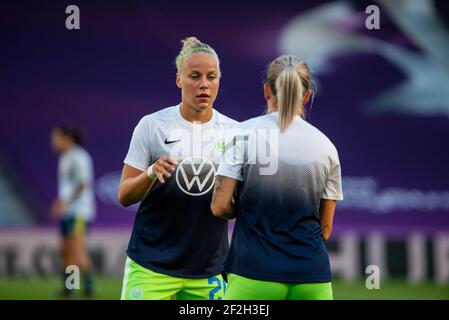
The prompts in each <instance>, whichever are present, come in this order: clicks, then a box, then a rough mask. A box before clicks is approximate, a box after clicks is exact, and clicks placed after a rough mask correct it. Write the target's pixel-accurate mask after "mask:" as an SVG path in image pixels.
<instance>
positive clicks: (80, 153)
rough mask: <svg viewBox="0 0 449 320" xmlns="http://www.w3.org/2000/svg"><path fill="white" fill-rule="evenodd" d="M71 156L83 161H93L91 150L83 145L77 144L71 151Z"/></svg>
mask: <svg viewBox="0 0 449 320" xmlns="http://www.w3.org/2000/svg"><path fill="white" fill-rule="evenodd" d="M71 157H72V158H73V159H74V160H75V161H83V162H90V161H92V157H91V155H90V154H89V152H88V151H87V150H86V149H85V148H84V147H82V146H76V147H75V148H74V149H73V151H72V152H71Z"/></svg>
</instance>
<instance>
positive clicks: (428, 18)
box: [279, 0, 449, 116]
mask: <svg viewBox="0 0 449 320" xmlns="http://www.w3.org/2000/svg"><path fill="white" fill-rule="evenodd" d="M381 5H382V6H381V13H380V14H381V28H382V11H383V10H387V11H388V13H389V14H390V16H391V17H392V19H393V20H394V21H395V23H396V25H398V27H399V28H400V29H401V31H402V32H403V33H404V34H405V35H407V37H408V38H410V39H411V40H412V41H413V42H414V43H415V44H416V45H417V46H418V47H419V48H420V49H421V50H422V53H419V52H414V51H412V50H409V49H407V48H404V47H401V46H399V45H396V44H394V43H389V42H386V41H382V40H378V39H375V38H373V37H369V36H366V35H362V34H360V33H357V30H358V29H360V28H364V25H365V18H366V17H367V16H366V15H365V13H364V12H357V11H355V10H354V9H353V8H352V7H351V5H350V4H349V3H347V2H333V3H327V4H324V5H320V6H318V7H315V8H313V9H311V10H308V11H305V12H304V13H302V14H300V15H298V16H297V17H295V18H293V19H292V20H291V21H290V22H289V23H288V24H287V25H286V26H285V28H284V30H283V31H282V33H281V36H280V41H279V51H280V52H281V53H283V54H285V53H293V54H296V55H298V56H300V57H302V58H304V59H305V60H306V61H307V62H309V64H310V66H311V68H312V69H313V70H314V71H315V72H317V73H325V72H332V64H331V63H330V62H329V61H330V58H331V57H334V56H338V55H349V54H351V53H356V52H368V53H374V54H379V55H381V56H383V57H384V58H385V59H387V60H388V61H390V62H391V63H392V64H394V65H395V66H396V67H397V68H399V69H400V70H401V71H402V72H403V73H404V74H405V75H406V80H404V81H403V82H402V83H400V84H398V85H397V86H394V87H393V88H391V89H389V90H386V91H384V92H382V93H380V94H379V95H378V96H376V97H374V98H373V99H370V101H367V102H366V103H365V104H364V110H365V111H368V113H379V112H399V113H406V114H415V115H446V116H449V90H448V88H449V62H448V61H447V57H448V56H449V32H448V30H447V28H445V26H444V24H443V22H442V21H441V19H440V18H439V17H438V15H437V13H436V12H435V9H434V5H433V2H432V1H429V0H406V1H403V0H398V1H382V2H381ZM367 76H370V75H369V74H368V75H367ZM377 76H382V73H381V72H379V73H378V74H377Z"/></svg>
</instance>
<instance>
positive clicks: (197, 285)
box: [121, 258, 226, 300]
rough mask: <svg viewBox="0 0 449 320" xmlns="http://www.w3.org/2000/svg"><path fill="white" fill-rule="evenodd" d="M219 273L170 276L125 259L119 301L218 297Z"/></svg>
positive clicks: (222, 290)
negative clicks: (214, 274)
mask: <svg viewBox="0 0 449 320" xmlns="http://www.w3.org/2000/svg"><path fill="white" fill-rule="evenodd" d="M225 290H226V282H225V281H224V280H223V277H222V276H221V275H216V276H213V277H210V278H204V279H186V278H177V277H172V276H169V275H166V274H162V273H157V272H154V271H151V270H149V269H146V268H144V267H142V266H140V265H139V264H137V263H136V262H134V261H133V260H131V259H130V258H126V263H125V275H124V277H123V287H122V296H121V300H222V299H223V297H224V294H225Z"/></svg>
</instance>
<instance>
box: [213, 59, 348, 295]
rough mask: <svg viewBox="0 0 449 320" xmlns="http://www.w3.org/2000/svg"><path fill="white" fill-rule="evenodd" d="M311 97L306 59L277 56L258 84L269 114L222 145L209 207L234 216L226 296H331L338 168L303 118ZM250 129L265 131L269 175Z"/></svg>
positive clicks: (332, 151) (331, 150) (326, 143)
mask: <svg viewBox="0 0 449 320" xmlns="http://www.w3.org/2000/svg"><path fill="white" fill-rule="evenodd" d="M311 94H312V91H311V76H310V70H309V67H308V66H307V64H306V63H305V62H304V61H303V60H301V59H299V58H298V57H296V56H292V55H286V56H280V57H278V58H277V59H275V60H274V61H273V62H272V63H271V64H270V65H269V67H268V71H267V80H266V82H265V85H264V96H265V99H266V101H267V105H268V110H267V114H265V115H263V116H260V117H256V118H252V119H250V120H247V121H245V122H242V123H241V124H239V125H238V126H237V127H236V133H235V136H236V135H240V136H245V135H246V138H245V139H240V140H239V141H240V142H234V143H232V142H230V143H232V144H231V146H230V147H229V148H226V152H225V155H224V157H223V160H222V162H221V163H220V166H219V168H218V171H217V178H216V181H215V188H214V193H213V200H212V204H211V210H212V212H213V214H214V215H215V216H217V217H220V218H224V219H232V218H234V217H236V224H235V229H234V233H233V237H232V241H231V248H230V252H229V256H228V258H227V261H226V263H225V272H226V273H228V279H229V282H228V289H227V292H226V295H225V299H229V300H259V299H262V300H263V299H270V300H297V299H323V300H324V299H326V300H327V299H333V293H332V286H331V269H330V263H329V257H328V253H327V250H326V247H325V245H324V241H326V240H327V239H329V237H330V235H331V232H332V224H333V217H334V212H335V207H336V201H337V200H342V199H343V193H342V186H341V170H340V162H339V157H338V153H337V149H336V148H335V146H334V145H333V144H332V142H331V141H330V140H329V139H328V138H327V137H326V136H325V135H324V134H323V133H322V132H321V131H319V130H318V129H317V128H315V127H314V126H312V125H311V124H309V123H308V122H306V121H305V120H304V119H303V116H304V114H305V110H304V105H305V104H307V102H308V101H309V98H310V96H311ZM248 129H254V132H257V133H258V134H259V132H260V130H268V131H270V135H269V136H270V139H269V140H266V141H267V143H268V144H270V146H269V147H267V150H271V151H270V156H273V157H276V158H275V159H274V158H273V157H272V158H270V160H275V161H276V163H277V164H278V166H277V167H276V170H273V172H272V173H270V174H262V173H261V172H262V171H261V170H263V169H266V163H263V164H262V163H260V161H254V162H252V161H251V160H252V159H259V156H260V155H259V154H256V153H257V152H258V151H257V147H258V146H260V144H258V140H260V138H261V136H257V137H256V136H254V135H251V134H248V132H249V131H248ZM273 131H274V132H275V134H276V136H275V137H276V139H274V138H272V135H271V133H272V132H273ZM245 132H246V133H245ZM231 138H232V139H230V141H236V139H235V138H233V137H231ZM236 191H237V196H236V198H235V204H234V200H233V196H234V193H235V192H236Z"/></svg>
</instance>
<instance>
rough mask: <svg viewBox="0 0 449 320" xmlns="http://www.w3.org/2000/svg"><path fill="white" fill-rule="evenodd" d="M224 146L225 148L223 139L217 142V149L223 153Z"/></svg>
mask: <svg viewBox="0 0 449 320" xmlns="http://www.w3.org/2000/svg"><path fill="white" fill-rule="evenodd" d="M224 148H225V143H224V141H223V140H220V141H217V142H215V149H217V151H219V152H221V153H223V152H224Z"/></svg>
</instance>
